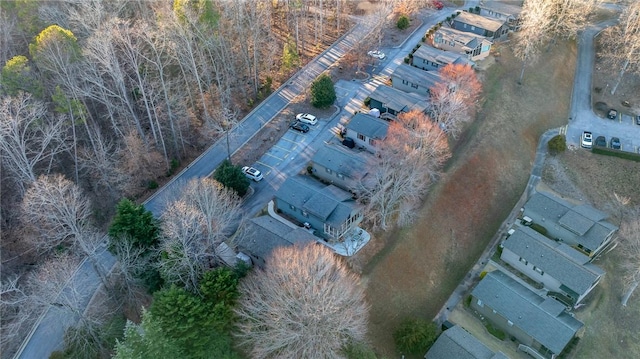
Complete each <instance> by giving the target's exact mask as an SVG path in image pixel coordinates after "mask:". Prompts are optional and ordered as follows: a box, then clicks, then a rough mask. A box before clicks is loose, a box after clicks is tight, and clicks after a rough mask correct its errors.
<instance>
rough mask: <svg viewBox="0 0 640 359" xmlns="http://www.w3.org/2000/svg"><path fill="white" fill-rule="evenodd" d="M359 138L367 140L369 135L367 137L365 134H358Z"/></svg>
mask: <svg viewBox="0 0 640 359" xmlns="http://www.w3.org/2000/svg"><path fill="white" fill-rule="evenodd" d="M358 139H359V140H360V141H365V140H366V139H367V137H365V135H362V134H358Z"/></svg>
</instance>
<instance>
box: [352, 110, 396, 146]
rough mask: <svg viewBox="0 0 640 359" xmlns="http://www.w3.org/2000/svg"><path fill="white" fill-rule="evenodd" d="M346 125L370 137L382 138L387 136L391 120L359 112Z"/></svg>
mask: <svg viewBox="0 0 640 359" xmlns="http://www.w3.org/2000/svg"><path fill="white" fill-rule="evenodd" d="M345 127H346V128H347V129H350V130H352V131H355V132H357V133H359V134H361V135H364V136H367V137H369V138H373V139H379V140H380V139H384V138H385V137H387V130H388V129H389V122H387V121H385V120H382V119H379V118H376V117H373V116H371V115H366V114H364V113H357V114H356V115H355V116H353V117H352V118H351V120H350V121H349V122H348V123H347V124H346V126H345Z"/></svg>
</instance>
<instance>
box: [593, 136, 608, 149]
mask: <svg viewBox="0 0 640 359" xmlns="http://www.w3.org/2000/svg"><path fill="white" fill-rule="evenodd" d="M595 145H596V146H599V147H607V139H606V138H604V136H598V137H596V142H595Z"/></svg>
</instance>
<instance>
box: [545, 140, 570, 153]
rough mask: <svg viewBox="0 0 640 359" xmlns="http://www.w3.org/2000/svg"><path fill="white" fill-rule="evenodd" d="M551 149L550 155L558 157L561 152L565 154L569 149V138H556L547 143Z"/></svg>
mask: <svg viewBox="0 0 640 359" xmlns="http://www.w3.org/2000/svg"><path fill="white" fill-rule="evenodd" d="M547 146H548V147H549V153H551V154H552V155H556V154H558V153H560V152H564V151H565V150H566V149H567V138H566V137H565V136H564V135H557V136H554V137H553V138H552V139H550V140H549V143H547Z"/></svg>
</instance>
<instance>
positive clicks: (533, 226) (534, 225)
mask: <svg viewBox="0 0 640 359" xmlns="http://www.w3.org/2000/svg"><path fill="white" fill-rule="evenodd" d="M529 227H531V229H533V230H534V231H536V232H538V233H540V234H542V235H543V236H546V235H547V229H546V228H544V227H543V226H541V225H539V224H538V223H531V225H530V226H529Z"/></svg>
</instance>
